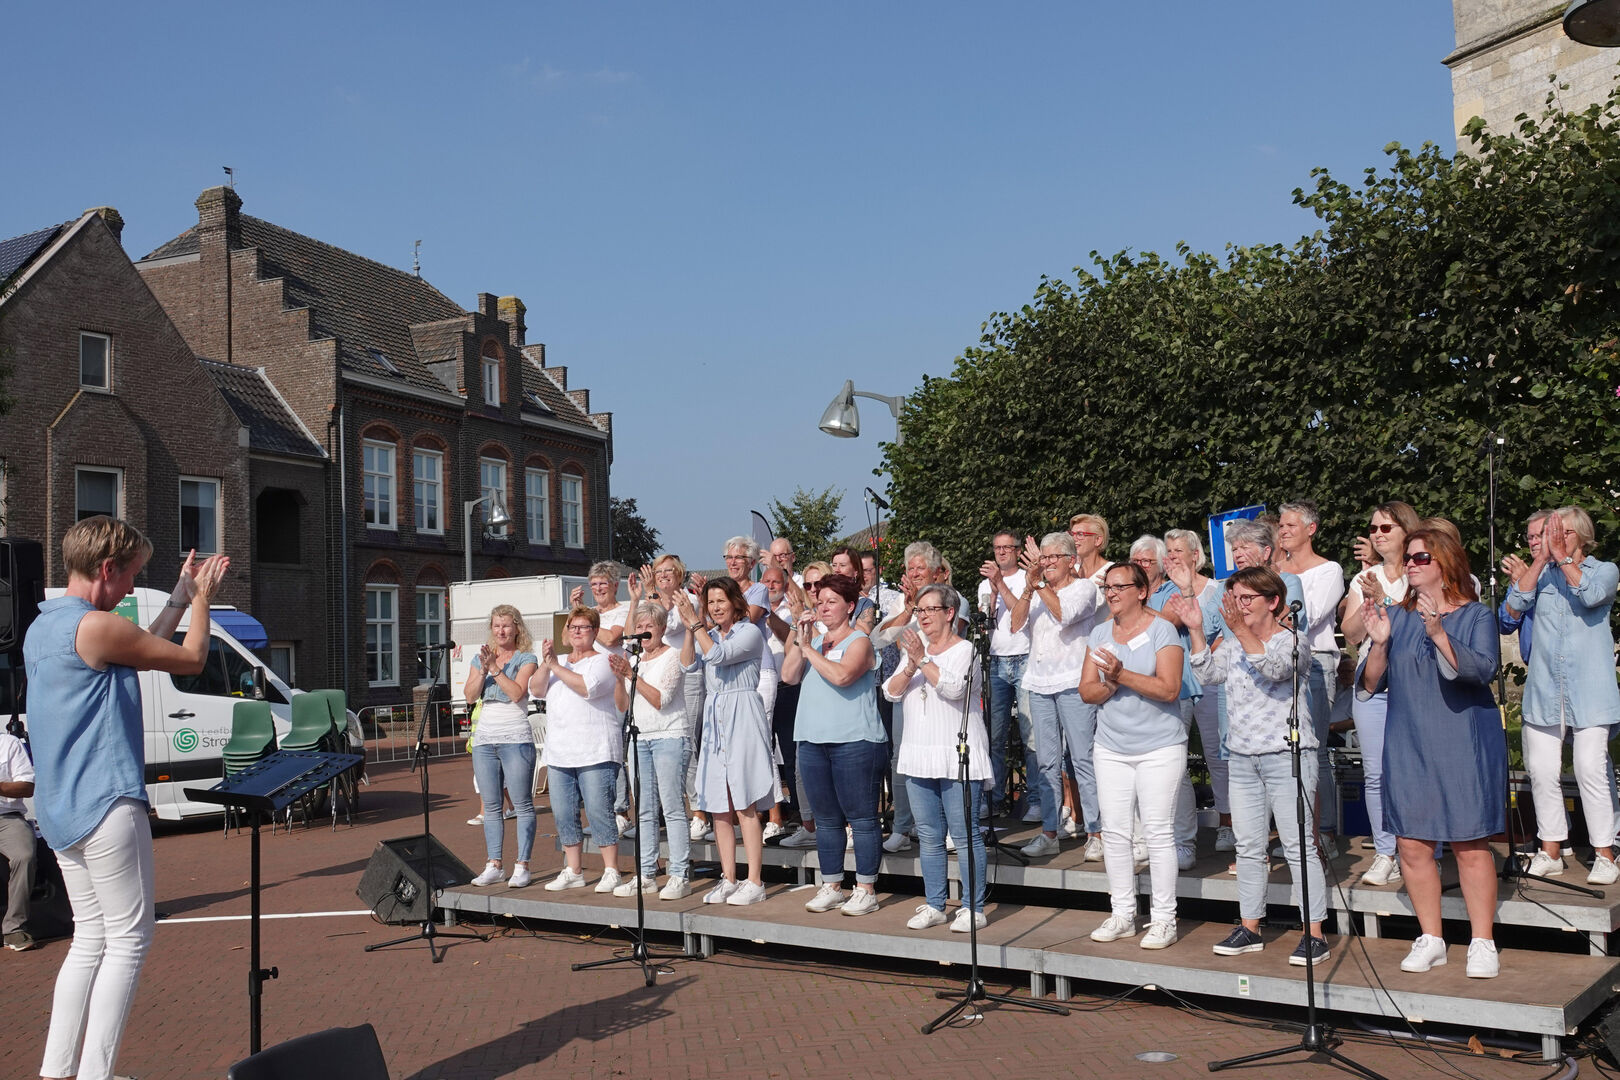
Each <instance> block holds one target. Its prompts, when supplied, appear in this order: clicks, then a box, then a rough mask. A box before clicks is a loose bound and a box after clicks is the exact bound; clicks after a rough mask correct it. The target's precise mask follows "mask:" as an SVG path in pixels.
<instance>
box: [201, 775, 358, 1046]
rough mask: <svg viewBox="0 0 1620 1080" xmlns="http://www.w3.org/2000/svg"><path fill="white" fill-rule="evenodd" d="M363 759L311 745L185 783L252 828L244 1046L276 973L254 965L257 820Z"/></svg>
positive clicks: (251, 1042)
mask: <svg viewBox="0 0 1620 1080" xmlns="http://www.w3.org/2000/svg"><path fill="white" fill-rule="evenodd" d="M362 760H364V759H363V758H362V757H361V755H359V754H328V753H322V752H319V751H315V750H281V751H278V752H277V753H274V754H271V755H269V756H268V757H265V758H262V759H260V760H259V761H257V762H255V763H254V764H252V765H250V766H248V767H247V768H245V769H243V770H242V771H241V772H239V773H236V774H234V775H232V776H228V777H226V778H225V779H224V780H221V781H220V782H219V783H217V784H215V785H214V786H213V787H211V788H186V789H185V793H186V796H187V797H188V798H191V799H195V800H197V801H198V802H205V803H216V804H218V805H220V806H225V807H230V808H232V809H236V810H242V811H247V812H248V821H249V823H250V824H251V825H252V828H253V854H252V862H253V885H252V890H251V893H250V895H251V897H252V904H253V906H252V912H253V914H252V916H251V917H250V918H249V920H248V922H249V925H250V927H251V930H250V934H251V938H252V952H251V956H250V958H249V961H248V963H249V967H248V1052H249V1053H251V1054H257V1053H258V1052H259V1030H260V1024H259V1002H260V998H261V996H262V995H263V990H264V983H265V980H267V979H274V978H276V977H277V976H278V975H279V974H280V972H279V971H277V970H276V969H275V968H268V969H266V968H262V967H260V966H259V826H260V824H261V823H262V821H263V818H264V816H265V815H267V814H268V815H269V817H270V820H271V821H274V820H275V816H276V815H277V814H278V813H280V812H281V811H282V810H285V809H286V808H287V807H288V806H291V805H292V804H293V803H294V802H296V801H298V800H299V799H301V798H303V797H304V796H305V795H308V794H309V793H310V792H311V791H314V790H315V789H317V788H319V787H321V786H323V785H325V784H329V783H331V781H332V779H333V778H334V777H336V776H338V775H340V774H341V773H344V772H347V771H348V770H350V769H352V768H354V767H355V766H356V765H358V764H360V762H361V761H362Z"/></svg>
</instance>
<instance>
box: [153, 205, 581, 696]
mask: <svg viewBox="0 0 1620 1080" xmlns="http://www.w3.org/2000/svg"><path fill="white" fill-rule="evenodd" d="M196 206H197V224H196V226H194V227H193V228H190V229H187V230H186V231H185V232H184V233H182V234H181V235H180V236H178V237H176V238H175V239H174V240H171V241H170V242H169V243H167V244H164V245H163V246H162V247H160V248H158V249H157V250H156V251H154V252H152V253H151V254H149V255H147V256H146V257H145V258H143V259H141V260H140V261H139V262H138V263H137V264H136V266H137V268H138V269H139V270H140V272H141V274H142V276H143V277H144V278H145V280H146V282H147V283H148V284H149V285H150V287H151V289H152V291H153V293H154V294H155V295H156V296H157V297H158V299H159V300H160V301H161V302H162V304H163V306H164V308H165V309H166V310H167V311H168V313H169V317H170V318H171V319H172V320H173V321H174V324H175V325H176V326H177V327H178V328H179V331H180V333H181V334H183V335H184V336H185V338H186V340H187V342H189V343H190V345H191V346H192V348H193V349H195V350H196V351H197V352H198V353H199V354H201V355H203V356H207V357H210V358H213V359H216V360H220V361H223V362H224V363H225V364H227V365H231V366H232V367H249V368H256V369H262V370H263V372H264V374H265V377H266V379H267V380H268V382H269V383H270V384H271V385H272V386H273V388H274V389H275V390H276V391H277V392H278V393H279V396H280V399H281V400H282V401H284V402H285V404H286V406H287V409H288V410H289V411H290V413H291V414H292V416H293V417H295V418H296V420H297V422H298V423H299V424H300V425H301V426H302V428H303V429H305V430H306V431H307V432H308V433H309V436H310V438H311V440H312V441H313V443H314V444H315V445H316V446H317V447H318V449H319V450H320V451H321V453H322V454H324V455H325V457H326V459H327V460H328V461H330V462H331V463H332V465H333V468H332V469H331V470H330V471H329V473H328V474H327V476H326V484H325V490H324V492H323V495H322V497H321V498H319V499H317V498H314V497H310V498H308V500H307V502H306V503H305V504H304V505H305V506H306V507H307V510H308V512H307V515H306V516H307V518H308V521H307V524H306V525H304V526H303V527H304V528H305V529H306V530H307V531H306V532H305V534H304V535H305V539H306V541H307V544H306V547H305V548H304V550H302V551H300V557H301V558H302V560H303V563H302V565H305V566H308V567H310V568H313V567H315V566H317V565H318V566H319V574H315V575H313V577H320V578H322V579H323V581H324V588H325V594H324V595H325V596H326V597H328V598H329V599H328V600H327V601H325V603H324V607H322V608H319V609H316V608H315V606H314V605H310V606H308V607H305V606H302V605H301V606H300V611H299V613H298V618H297V620H296V621H294V622H292V624H291V625H288V626H286V627H285V628H284V627H283V625H282V623H281V620H280V616H279V615H278V613H277V611H276V610H275V608H274V603H275V601H273V600H272V601H271V602H270V604H266V603H265V602H263V601H261V602H260V603H258V604H257V605H256V607H255V612H254V613H255V615H257V616H258V617H259V619H260V621H262V622H264V623H265V625H266V627H267V629H269V631H270V634H271V637H272V638H276V637H278V635H282V634H283V633H285V634H286V637H285V640H286V641H289V642H292V643H294V644H295V645H296V647H297V660H296V664H297V674H298V678H299V679H300V680H301V681H302V682H303V683H304V684H305V685H306V686H312V685H327V686H342V687H344V688H345V689H347V690H348V691H349V696H350V700H351V702H352V703H353V704H354V706H355V707H357V708H358V707H361V706H364V705H385V704H396V703H400V702H404V701H409V700H411V699H412V697H413V696H419V695H420V693H421V692H422V682H423V680H424V678H425V677H426V676H427V675H428V674H429V673H428V672H427V671H426V669H425V667H424V665H423V664H422V663H421V662H420V661H419V659H418V652H417V650H418V648H419V646H422V645H427V644H433V643H436V641H440V640H443V635H444V633H445V628H446V627H447V626H448V625H449V617H448V612H447V610H446V608H445V604H446V596H447V588H448V585H449V583H450V582H451V581H455V580H460V579H461V578H462V577H463V568H462V567H463V559H464V557H465V556H464V552H465V541H464V534H463V521H464V518H463V507H464V504H465V503H466V502H467V501H470V500H476V499H479V498H480V497H481V496H482V495H484V494H485V492H486V487H487V489H488V490H491V491H495V492H497V493H498V494H499V495H500V496H501V499H502V502H503V503H504V505H505V507H506V509H507V511H508V513H509V515H510V517H511V519H512V523H511V525H510V526H509V527H508V528H507V529H506V531H505V535H504V536H502V537H488V536H486V535H485V533H486V529H485V528H484V518H485V515H486V513H487V504H485V505H481V506H479V507H477V508H475V510H474V514H473V548H472V556H473V575H474V576H475V577H501V576H509V575H510V576H516V575H523V574H545V573H568V574H583V573H584V572H585V571H586V569H587V568H588V567H589V565H590V563H591V562H592V561H594V560H596V559H603V558H607V557H608V555H609V552H610V545H611V524H610V514H609V509H608V470H609V466H610V465H611V460H612V423H611V416H610V415H609V414H605V413H592V412H591V411H590V396H589V392H588V391H585V390H571V389H569V387H568V373H567V371H566V369H563V368H553V367H547V366H546V360H545V348H544V346H543V345H538V344H536V345H530V344H529V343H528V342H527V339H526V334H527V327H526V325H525V321H524V314H525V312H524V307H523V304H522V302H521V301H519V300H517V299H516V298H515V297H503V298H499V299H497V298H496V297H494V296H492V295H490V294H479V296H478V300H477V304H476V306H475V308H474V309H473V310H471V311H467V310H463V309H462V308H461V307H459V306H458V305H456V304H455V303H453V302H452V301H451V300H450V299H449V298H448V297H446V296H445V295H444V294H442V293H440V292H439V291H438V290H437V289H435V288H434V287H433V286H432V285H430V284H429V283H428V282H426V281H424V280H422V279H421V278H420V277H418V276H415V275H413V274H410V273H407V272H405V271H402V270H397V269H395V268H393V267H388V266H384V265H382V264H380V263H376V262H373V261H372V260H370V259H366V258H364V257H362V256H359V255H356V254H353V253H351V252H348V251H344V250H342V249H340V248H336V247H333V246H331V245H329V244H324V243H321V242H320V241H318V240H314V239H311V238H309V237H306V236H302V235H300V234H298V233H295V232H292V231H291V230H288V229H285V228H282V227H281V226H278V225H274V224H272V223H270V222H267V221H262V220H260V219H258V218H254V217H250V216H248V215H246V214H243V213H242V212H241V200H240V198H239V197H238V196H237V194H236V192H235V191H233V190H231V189H229V188H223V187H221V188H212V189H209V190H208V191H205V192H203V193H202V195H201V196H200V197H199V198H198V199H197V202H196ZM283 457H285V455H283ZM255 460H256V464H255V472H254V479H253V482H252V483H253V487H252V497H253V498H254V499H255V500H256V501H257V500H259V499H260V498H261V496H262V494H263V492H264V491H266V490H269V487H270V485H271V484H272V483H273V482H274V483H282V482H283V480H284V479H285V478H283V479H281V480H273V479H272V477H271V475H270V469H269V465H270V462H269V460H265V461H264V462H263V465H264V468H263V469H260V468H259V465H258V459H257V458H256V459H255ZM281 464H282V465H283V466H285V467H287V468H292V467H294V466H293V464H292V463H291V461H290V460H283V461H281ZM278 498H281V499H282V501H281V502H280V503H279V504H278V505H281V506H283V507H285V506H286V505H287V500H286V499H285V498H283V497H281V496H278ZM264 509H268V508H265V507H262V506H261V510H264ZM272 528H274V523H273V518H269V517H267V516H266V514H264V513H261V515H260V520H259V521H258V522H257V523H256V526H255V533H256V535H259V534H263V533H265V532H266V530H267V529H272ZM317 549H318V550H317ZM296 569H297V566H295V565H293V564H286V563H283V564H278V565H277V567H276V573H277V574H289V573H292V572H294V571H295V570H296ZM313 577H312V580H313ZM312 595H313V594H312ZM267 599H268V598H267ZM323 621H324V629H323V634H324V640H325V641H326V642H328V643H329V645H327V646H326V647H325V648H324V650H323V649H315V648H311V647H309V646H308V644H307V642H306V640H305V639H304V638H303V637H302V636H301V635H299V634H297V633H296V631H298V629H299V628H300V627H306V628H312V627H315V626H316V625H317V624H319V623H322V622H323ZM323 653H324V654H323Z"/></svg>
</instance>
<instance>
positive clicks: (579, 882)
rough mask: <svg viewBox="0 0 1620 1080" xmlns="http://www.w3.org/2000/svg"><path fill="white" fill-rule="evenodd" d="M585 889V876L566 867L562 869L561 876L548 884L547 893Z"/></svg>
mask: <svg viewBox="0 0 1620 1080" xmlns="http://www.w3.org/2000/svg"><path fill="white" fill-rule="evenodd" d="M584 887H585V875H584V874H582V873H580V872H579V871H578V870H570V869H568V867H566V866H565V867H563V868H562V872H561V873H560V874H558V875H557V876H556V877H554V878H552V879H551V880H550V881H548V882H546V892H562V891H563V890H564V889H583V888H584Z"/></svg>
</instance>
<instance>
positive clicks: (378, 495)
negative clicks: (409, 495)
mask: <svg viewBox="0 0 1620 1080" xmlns="http://www.w3.org/2000/svg"><path fill="white" fill-rule="evenodd" d="M373 454H386V455H388V459H387V460H388V464H387V468H386V469H384V468H378V467H373V464H372V455H373ZM378 464H379V465H380V464H381V463H380V462H379V463H378ZM398 476H399V455H398V450H397V448H396V447H395V446H394V444H393V443H391V442H385V441H383V440H382V439H362V440H360V493H361V507H360V512H361V515H362V516H363V518H364V520H365V523H366V528H368V529H389V530H397V529H398V528H399V524H398V523H397V522H396V521H395V520H394V488H395V486H396V484H395V481H396V480H397V479H398ZM374 513H375V514H376V520H373V514H374ZM384 514H386V515H387V517H386V519H384V518H383V517H382V515H384Z"/></svg>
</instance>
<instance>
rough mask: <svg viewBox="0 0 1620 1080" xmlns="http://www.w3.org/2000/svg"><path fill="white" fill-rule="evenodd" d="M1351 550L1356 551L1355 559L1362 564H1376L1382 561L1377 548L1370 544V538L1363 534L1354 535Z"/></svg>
mask: <svg viewBox="0 0 1620 1080" xmlns="http://www.w3.org/2000/svg"><path fill="white" fill-rule="evenodd" d="M1353 550H1354V551H1355V553H1356V561H1357V562H1359V563H1360V564H1361V565H1362V566H1377V565H1378V564H1379V563H1381V562H1383V561H1384V560H1383V557H1382V556H1380V555H1379V554H1378V551H1377V549H1376V548H1374V547H1373V546H1372V540H1370V539H1369V538H1367V537H1365V536H1358V537H1356V543H1355V546H1354V549H1353Z"/></svg>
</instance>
